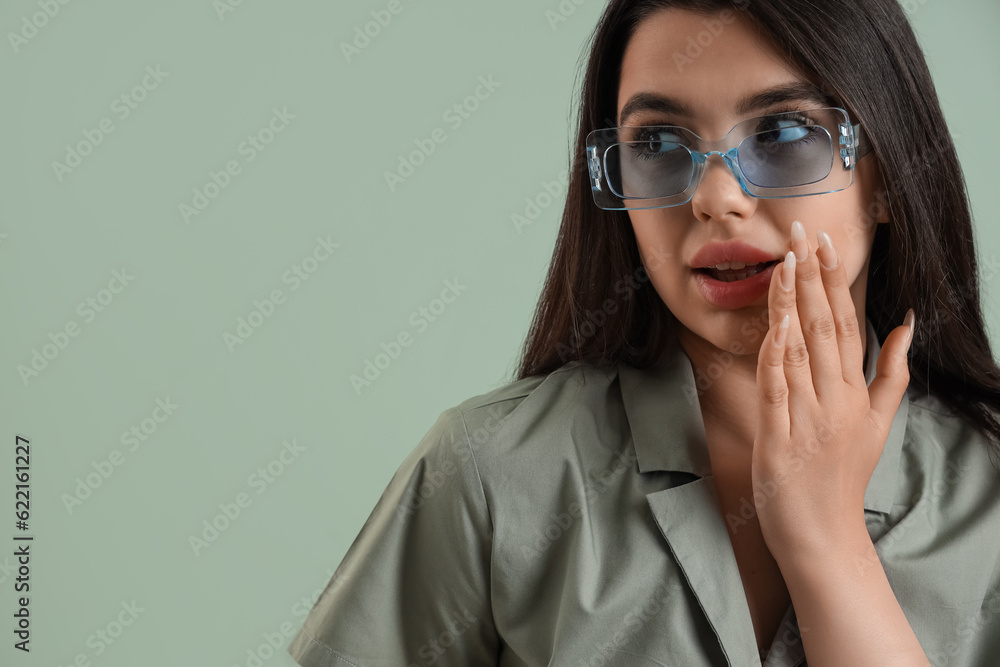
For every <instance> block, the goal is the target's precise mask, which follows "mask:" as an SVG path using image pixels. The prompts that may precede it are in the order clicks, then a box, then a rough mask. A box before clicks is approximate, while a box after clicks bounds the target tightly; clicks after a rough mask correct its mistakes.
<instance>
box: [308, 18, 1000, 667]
mask: <svg viewBox="0 0 1000 667" xmlns="http://www.w3.org/2000/svg"><path fill="white" fill-rule="evenodd" d="M580 111H581V113H580V119H579V120H580V128H579V134H578V137H577V141H576V148H575V150H576V155H575V158H574V163H573V166H574V168H573V169H572V170H571V173H572V174H573V176H572V180H571V182H570V187H569V190H568V194H567V203H566V208H565V211H564V216H563V220H562V228H561V230H560V235H559V240H558V243H557V247H556V249H555V254H554V257H553V261H552V265H551V268H550V271H549V275H548V280H547V284H546V286H545V290H544V292H543V295H542V298H541V301H540V303H539V306H538V310H537V312H536V315H535V320H534V322H533V325H532V328H531V332H530V334H529V338H528V340H527V343H526V345H525V350H524V355H523V359H522V362H521V366H520V371H519V375H518V379H517V380H516V381H514V382H511V383H510V384H508V385H506V386H504V387H501V388H500V389H497V390H494V391H492V392H489V393H487V394H483V395H480V396H476V397H473V398H470V399H469V400H467V401H465V402H463V403H462V404H460V405H458V406H455V407H453V408H451V409H449V410H446V411H445V412H444V413H442V415H441V416H440V417H439V419H438V421H437V423H435V425H434V426H433V427H432V428H431V430H430V431H429V432H428V434H427V435H426V436H425V437H424V439H423V440H422V441H421V442H420V444H419V445H418V447H417V448H416V449H415V450H414V452H413V453H412V454H411V455H410V456H409V457H408V458H407V460H406V461H404V463H403V464H402V466H401V467H400V468H399V470H398V471H397V472H396V474H395V476H394V477H393V479H392V481H391V482H390V484H389V487H388V488H387V489H386V491H385V493H384V494H383V495H382V498H381V499H380V501H379V503H378V504H377V505H376V507H375V509H374V510H373V512H372V514H371V516H370V517H369V520H368V522H366V524H365V526H364V528H363V529H362V531H361V533H360V534H359V535H358V537H357V538H356V540H355V541H354V543H353V544H352V546H351V548H350V549H349V551H348V553H347V555H346V557H345V558H344V561H343V563H341V565H340V567H339V568H338V570H337V572H336V574H335V575H334V577H333V578H332V579H331V581H330V583H329V584H328V586H327V588H326V590H325V591H324V593H323V595H322V596H321V597H320V599H319V601H318V602H317V603H316V606H315V607H314V609H313V611H312V612H311V614H310V616H309V618H307V619H306V622H305V624H304V626H303V628H302V631H301V632H300V633H299V635H298V636H297V637H296V638H295V640H294V641H293V643H292V645H291V646H290V648H289V652H290V653H291V655H292V656H293V657H295V659H296V660H297V661H298V662H299V664H301V665H304V666H310V667H311V666H318V665H372V666H373V665H422V664H449V665H494V664H496V665H532V666H534V665H548V664H553V665H562V664H566V665H579V664H586V665H724V664H729V665H760V664H764V665H768V666H771V665H801V664H806V660H808V662H809V664H810V665H813V666H815V665H824V664H838V665H839V664H850V665H892V664H898V665H919V664H931V663H933V664H935V665H939V664H949V665H985V664H996V661H997V660H998V656H1000V559H998V554H1000V493H997V491H998V490H1000V479H998V470H1000V467H998V466H997V464H996V454H997V451H998V446H1000V422H998V412H997V408H998V405H1000V369H998V368H997V366H996V363H995V361H994V360H993V355H992V351H991V349H990V345H989V340H988V337H987V335H986V332H985V327H984V324H983V318H982V313H981V307H980V303H979V286H978V282H977V275H978V274H977V269H976V261H975V251H974V244H973V238H972V226H971V221H970V214H969V207H968V203H967V201H966V199H965V193H964V183H963V179H962V175H961V171H960V167H959V165H958V162H957V158H956V155H955V150H954V146H953V144H952V141H951V139H950V136H949V134H948V130H947V127H946V125H945V122H944V119H943V117H942V114H941V110H940V108H939V105H938V102H937V98H936V95H935V93H934V87H933V84H932V82H931V79H930V76H929V74H928V72H927V68H926V65H925V62H924V60H923V56H922V54H921V53H920V50H919V47H918V45H917V43H916V40H915V39H914V37H913V34H912V32H911V30H910V28H909V25H908V24H907V21H906V18H905V16H904V15H903V13H902V11H901V9H900V7H899V5H898V4H897V3H896V2H895V0H846V1H845V2H840V3H833V4H831V3H801V2H795V1H794V0H768V1H767V2H752V3H751V2H745V1H744V2H738V3H732V2H721V1H720V2H714V1H710V0H701V1H692V0H686V1H676V2H671V1H665V0H656V1H654V0H638V1H636V0H632V1H629V0H613V1H612V2H611V3H610V4H609V5H608V7H607V9H606V10H605V13H604V15H603V17H602V19H601V22H600V24H599V26H598V28H597V30H596V32H595V35H594V41H593V46H592V50H591V57H590V61H589V64H588V69H587V78H586V81H585V84H584V90H583V100H582V104H581V107H580ZM914 311H915V315H916V318H915V320H916V325H915V327H914V317H913V315H914ZM904 315H905V317H904Z"/></svg>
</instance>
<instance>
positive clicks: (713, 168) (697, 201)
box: [691, 151, 757, 221]
mask: <svg viewBox="0 0 1000 667" xmlns="http://www.w3.org/2000/svg"><path fill="white" fill-rule="evenodd" d="M739 179H740V176H739V167H738V166H737V165H736V163H735V157H734V156H728V157H727V156H725V155H724V154H723V153H721V152H719V151H710V152H708V153H706V158H705V166H704V167H703V170H702V177H701V182H700V183H699V184H698V188H697V189H696V190H695V192H694V195H693V196H692V197H691V207H692V209H693V211H694V214H695V216H696V217H697V218H698V219H699V220H702V221H706V220H708V219H711V218H715V219H723V218H727V217H738V218H746V219H749V218H750V216H752V215H753V213H754V211H755V210H756V208H757V198H756V197H751V196H750V195H748V194H747V193H746V192H744V191H743V188H742V186H741V185H740V181H739Z"/></svg>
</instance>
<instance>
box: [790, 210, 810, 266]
mask: <svg viewBox="0 0 1000 667" xmlns="http://www.w3.org/2000/svg"><path fill="white" fill-rule="evenodd" d="M792 250H794V251H795V259H797V260H799V261H800V262H804V261H806V258H807V257H808V256H809V244H808V243H806V228H805V227H803V226H802V223H801V222H799V221H798V220H796V221H795V222H793V223H792Z"/></svg>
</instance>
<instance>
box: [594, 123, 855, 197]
mask: <svg viewBox="0 0 1000 667" xmlns="http://www.w3.org/2000/svg"><path fill="white" fill-rule="evenodd" d="M789 121H794V123H793V124H790V125H786V126H785V127H775V124H776V123H779V122H789ZM762 127H767V129H764V130H762V129H761V128H762ZM794 128H809V130H810V132H811V133H814V136H813V138H814V139H815V138H816V137H819V138H820V139H821V140H825V141H827V142H828V146H829V151H828V153H827V152H826V151H822V150H821V151H819V155H821V156H823V159H825V158H826V155H827V154H829V165H828V172H827V173H826V175H825V176H823V177H822V178H818V179H817V178H813V179H812V180H808V181H807V182H804V183H794V184H791V185H780V186H763V185H758V184H755V183H754V182H753V180H752V178H753V175H752V174H751V175H748V174H746V173H744V167H743V166H741V162H740V160H741V157H743V158H744V159H745V161H747V162H750V160H749V159H747V156H748V155H751V154H753V155H752V156H753V157H754V158H757V159H759V158H760V157H761V156H762V155H765V154H766V153H767V152H768V149H767V148H763V149H762V148H761V146H765V144H760V143H754V144H750V145H747V146H746V147H744V144H745V143H746V142H747V140H748V139H751V138H754V137H758V136H763V135H766V134H769V133H773V132H774V131H775V130H791V129H794ZM652 132H659V133H669V134H671V135H674V136H677V137H678V138H680V139H683V140H685V141H686V142H687V143H688V144H690V145H685V144H684V143H680V142H669V143H671V144H676V146H677V147H679V148H684V149H686V150H687V152H688V153H690V157H691V166H692V170H691V172H690V180H689V182H688V183H687V185H686V187H685V188H684V189H683V190H682V191H679V192H677V193H675V194H671V195H668V196H658V197H634V196H627V195H626V194H624V192H623V191H624V190H627V188H625V187H623V184H622V181H621V174H622V173H623V169H622V165H621V162H622V160H621V156H622V155H631V154H634V153H636V152H638V151H636V147H637V146H641V145H643V144H646V143H649V142H648V141H647V140H637V138H638V137H644V136H649V133H652ZM834 137H836V139H834ZM623 138H624V140H623ZM657 143H664V142H662V141H660V142H657ZM792 143H794V142H787V143H785V144H783V143H772V144H771V146H772V147H773V146H778V147H779V149H780V147H781V146H782V145H791V144H792ZM616 147H618V148H616ZM741 147H744V148H743V153H742V154H741V151H740V149H741ZM586 148H587V168H588V171H589V175H590V184H591V190H592V192H593V197H594V203H595V204H597V206H598V207H600V208H603V209H606V210H619V211H620V210H631V209H650V208H668V207H672V206H680V205H682V204H686V203H687V202H689V201H691V198H692V197H693V196H694V193H695V190H697V188H698V185H699V184H700V183H701V180H702V178H703V177H704V174H705V167H706V161H707V159H708V157H709V156H710V155H719V156H720V157H721V158H722V159H723V160H724V161H725V163H726V165H727V166H728V167H729V170H730V172H731V173H732V174H733V176H734V177H735V178H736V181H737V182H738V183H739V185H740V188H741V189H742V190H743V192H744V193H746V194H747V195H749V196H751V197H757V198H761V199H773V198H785V197H804V196H808V195H817V194H827V193H830V192H838V191H840V190H844V189H846V188H848V187H850V186H851V184H852V183H853V182H854V166H855V164H856V162H857V161H858V160H860V159H861V158H862V157H864V156H865V155H867V154H868V153H869V152H871V147H870V145H869V144H868V142H867V138H866V137H865V134H864V132H863V131H862V128H861V125H860V123H858V124H852V123H851V122H850V119H849V117H848V114H847V111H845V110H844V109H842V108H840V107H824V108H821V109H805V110H801V111H786V112H781V113H775V114H767V115H764V116H758V117H755V118H748V119H746V120H743V121H741V122H739V123H737V124H736V125H735V126H733V128H732V129H731V130H730V131H729V132H727V133H726V135H725V136H723V137H722V138H720V139H718V140H716V141H706V140H705V139H702V138H701V137H700V136H698V135H697V134H695V133H694V132H692V131H691V130H688V129H687V128H684V127H681V126H677V125H647V126H622V127H610V128H602V129H597V130H593V131H592V132H590V133H589V134H588V135H587V142H586ZM814 148H815V147H814ZM838 149H839V150H838ZM626 150H629V151H632V153H629V154H626ZM814 152H816V151H815V150H814ZM838 153H839V155H838ZM674 157H675V158H676V156H674ZM838 158H839V159H838ZM635 164H638V163H635ZM812 166H813V167H817V168H826V165H817V164H814V165H812ZM609 168H610V169H611V171H610V172H609ZM625 171H626V173H627V172H628V170H627V169H626V170H625ZM609 175H610V177H611V180H614V181H616V182H617V183H618V184H619V185H618V187H617V188H616V187H613V186H612V183H611V181H610V180H609ZM682 176H683V175H682ZM789 178H791V177H790V176H789ZM683 180H684V179H683V177H682V178H681V182H683ZM758 180H760V179H759V178H758ZM793 180H794V179H793ZM800 180H806V179H805V178H801V177H800Z"/></svg>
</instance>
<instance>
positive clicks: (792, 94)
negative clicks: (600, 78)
mask: <svg viewBox="0 0 1000 667" xmlns="http://www.w3.org/2000/svg"><path fill="white" fill-rule="evenodd" d="M782 102H816V103H818V104H822V105H823V106H838V104H837V102H836V100H835V99H834V98H833V97H832V96H831V95H829V94H827V93H826V92H824V91H823V89H821V88H819V87H818V86H816V85H814V84H812V83H809V82H808V81H797V82H795V83H789V84H784V85H781V86H775V87H774V88H768V89H766V90H762V91H759V92H756V93H753V94H752V95H748V96H747V97H745V98H743V99H742V100H740V101H739V103H738V104H737V105H736V113H737V114H739V115H741V116H745V115H747V114H749V113H750V112H752V111H758V110H760V109H764V108H766V107H770V106H774V105H775V104H780V103H782ZM641 111H656V112H659V113H662V114H667V115H673V116H681V117H684V118H691V117H693V116H694V112H693V111H692V110H691V108H690V107H689V106H687V105H686V104H684V103H682V102H679V101H677V100H675V99H673V98H671V97H668V96H666V95H660V94H659V93H653V92H649V91H642V92H638V93H636V94H635V95H633V96H632V97H631V98H629V101H628V102H626V103H625V106H624V107H622V113H621V117H620V120H619V121H618V125H619V126H620V127H625V126H626V124H627V123H626V121H627V120H628V119H629V118H630V117H632V116H634V115H635V114H637V113H639V112H641Z"/></svg>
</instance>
